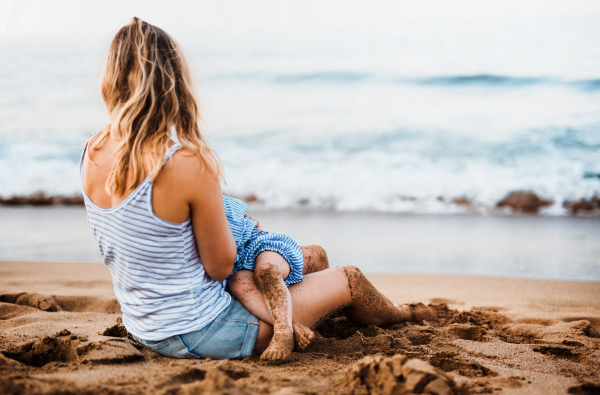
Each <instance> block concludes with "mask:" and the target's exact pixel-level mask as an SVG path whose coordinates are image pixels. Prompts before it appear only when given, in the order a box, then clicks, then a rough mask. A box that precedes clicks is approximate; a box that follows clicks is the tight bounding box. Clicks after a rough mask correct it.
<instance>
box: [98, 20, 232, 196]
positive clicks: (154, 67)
mask: <svg viewBox="0 0 600 395" xmlns="http://www.w3.org/2000/svg"><path fill="white" fill-rule="evenodd" d="M101 93H102V98H103V99H104V103H105V105H106V109H107V110H108V112H109V114H110V116H111V122H110V124H109V125H107V126H106V128H104V129H103V130H102V131H101V132H100V133H98V134H97V135H95V136H93V137H92V138H91V139H90V141H89V149H88V157H89V158H90V160H91V157H90V156H89V152H90V150H94V149H95V148H97V146H98V145H99V144H100V143H101V142H102V141H103V140H104V139H105V138H106V137H107V136H108V135H109V134H110V133H111V131H112V132H113V133H114V134H116V136H117V139H118V140H119V146H118V149H117V152H116V155H117V161H116V163H115V165H114V167H113V169H112V171H111V172H110V175H109V177H108V179H107V181H106V185H105V188H106V191H107V192H108V193H109V194H111V195H117V196H118V195H121V194H123V193H124V192H125V190H126V189H133V188H135V187H136V186H137V185H139V184H140V183H141V182H142V181H143V179H144V177H145V168H144V163H143V157H142V150H143V149H148V150H149V152H150V157H149V163H150V174H151V178H150V180H151V182H154V180H155V179H156V177H158V174H159V172H160V169H161V167H162V163H163V155H164V153H165V152H166V151H167V149H168V147H169V145H170V142H171V138H170V131H171V128H172V127H174V128H175V130H176V131H177V137H178V138H179V140H180V141H181V142H182V144H184V146H185V147H186V148H188V149H190V150H191V151H192V152H194V153H195V154H196V155H197V156H198V158H199V159H200V161H201V163H202V170H204V165H205V164H206V165H208V166H209V168H210V169H211V170H213V172H215V173H216V175H217V177H218V178H219V179H222V177H223V171H222V169H221V165H220V163H219V161H218V159H217V157H216V155H215V153H214V152H213V151H212V150H211V149H210V146H209V145H208V142H207V141H206V140H205V138H204V136H203V134H202V132H201V130H200V124H203V119H202V114H201V109H200V106H199V104H198V99H197V96H196V90H195V86H194V80H193V77H192V75H191V70H190V66H189V64H188V62H187V60H186V58H185V56H184V54H183V52H182V50H181V48H180V47H179V45H178V44H177V43H176V42H175V40H173V39H172V38H171V36H169V35H168V34H167V33H166V32H165V31H164V30H162V29H160V28H158V27H156V26H152V25H150V24H149V23H146V22H144V21H142V20H140V19H138V18H133V20H132V22H131V23H130V24H129V25H126V26H124V27H122V28H121V29H120V30H119V32H118V33H117V35H116V36H115V38H114V39H113V41H112V43H111V45H110V49H109V53H108V59H107V61H106V66H105V68H104V73H103V75H102V83H101Z"/></svg>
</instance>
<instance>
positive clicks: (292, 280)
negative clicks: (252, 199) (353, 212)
mask: <svg viewBox="0 0 600 395" xmlns="http://www.w3.org/2000/svg"><path fill="white" fill-rule="evenodd" d="M223 206H224V207H225V216H226V217H227V221H228V222H229V227H230V228H231V232H232V233H233V238H234V239H235V244H236V246H237V257H236V260H235V265H234V267H233V272H232V274H233V273H235V272H237V271H238V270H242V269H246V270H252V271H254V265H255V261H256V257H257V256H258V254H260V253H261V252H263V251H274V252H277V253H279V254H281V255H282V256H283V257H284V258H285V260H286V261H287V262H288V263H289V264H290V274H289V275H288V276H287V277H286V278H285V279H284V282H285V285H287V286H288V287H289V286H290V285H292V284H296V283H298V282H300V281H302V268H303V266H304V258H303V256H302V250H301V249H300V246H298V243H296V241H294V239H292V238H291V237H289V236H288V235H285V234H283V233H268V232H265V231H262V232H260V233H258V228H256V221H254V220H253V219H252V217H244V214H245V213H246V209H247V208H248V206H247V205H246V203H244V202H242V201H241V200H238V199H234V198H232V197H229V196H223Z"/></svg>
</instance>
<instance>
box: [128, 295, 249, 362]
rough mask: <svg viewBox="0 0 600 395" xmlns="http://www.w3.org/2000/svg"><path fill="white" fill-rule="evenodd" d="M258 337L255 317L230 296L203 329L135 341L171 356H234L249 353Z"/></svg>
mask: <svg viewBox="0 0 600 395" xmlns="http://www.w3.org/2000/svg"><path fill="white" fill-rule="evenodd" d="M257 336H258V318H256V317H255V316H254V315H253V314H252V313H250V312H249V311H248V310H247V309H246V308H245V307H244V306H243V305H242V303H241V302H240V301H239V300H237V299H235V298H231V303H230V304H229V307H227V308H226V309H225V310H223V311H222V312H221V314H219V315H218V316H217V318H215V320H214V321H213V322H211V323H210V324H208V325H207V326H205V327H204V328H202V329H200V330H198V331H195V332H190V333H186V334H184V335H177V336H172V337H169V338H167V339H164V340H160V341H148V340H142V339H139V338H137V337H135V336H134V338H135V340H137V341H138V342H139V343H141V344H143V345H144V346H146V347H148V348H150V349H151V350H153V351H156V352H157V353H159V354H161V355H164V356H166V357H171V358H211V359H236V358H246V357H249V356H250V355H252V350H253V349H254V343H256V337H257Z"/></svg>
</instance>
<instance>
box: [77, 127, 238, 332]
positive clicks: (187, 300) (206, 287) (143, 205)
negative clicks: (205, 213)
mask: <svg viewBox="0 0 600 395" xmlns="http://www.w3.org/2000/svg"><path fill="white" fill-rule="evenodd" d="M180 147H181V143H180V142H178V141H176V139H174V144H173V145H172V146H171V148H170V149H169V150H168V152H166V153H165V158H164V162H163V164H164V163H165V162H166V161H167V160H168V158H169V157H170V156H171V155H173V154H174V153H175V152H176V151H177V150H178V149H179V148H180ZM86 149H87V147H86V148H85V149H84V151H83V155H82V157H81V164H80V172H81V181H82V185H83V171H82V170H83V159H84V157H85V151H86ZM82 190H83V198H84V201H85V206H86V209H87V218H88V225H89V226H90V228H92V230H93V231H94V237H95V238H96V240H97V241H98V244H99V247H100V254H101V255H102V258H103V260H104V264H105V265H106V266H108V268H109V270H110V274H111V276H112V279H113V285H114V291H115V296H116V297H117V300H118V301H119V303H120V304H121V311H122V313H123V325H125V328H127V330H128V331H129V332H130V333H131V334H132V335H134V336H136V337H138V338H140V339H143V340H149V341H158V340H163V339H166V338H168V337H171V336H175V335H182V334H185V333H190V332H193V331H197V330H200V329H202V328H203V327H204V326H206V325H208V324H209V323H211V322H212V321H213V320H214V319H215V318H216V317H217V315H218V314H219V313H221V312H222V311H223V310H224V309H226V308H227V307H228V306H229V304H230V302H231V296H230V295H229V293H228V292H226V291H225V281H223V282H218V281H215V280H213V279H212V278H211V277H210V276H209V275H208V274H207V273H206V272H205V270H204V267H203V266H202V263H201V262H200V257H199V255H198V248H197V246H196V239H195V236H194V231H193V229H192V221H191V218H189V219H188V220H187V221H185V222H183V223H172V222H168V221H165V220H163V219H162V218H160V217H158V216H157V215H156V214H155V213H154V211H153V209H152V183H151V182H150V176H148V177H146V179H145V180H144V181H143V182H142V183H141V184H140V185H138V187H137V188H136V189H135V190H134V191H133V192H131V194H130V195H129V196H127V198H126V199H125V200H123V201H122V202H121V203H119V204H118V205H116V206H114V207H112V208H107V209H103V208H100V207H98V206H96V205H95V204H94V203H93V202H92V201H91V200H90V198H89V197H88V196H87V194H86V193H85V190H84V188H82Z"/></svg>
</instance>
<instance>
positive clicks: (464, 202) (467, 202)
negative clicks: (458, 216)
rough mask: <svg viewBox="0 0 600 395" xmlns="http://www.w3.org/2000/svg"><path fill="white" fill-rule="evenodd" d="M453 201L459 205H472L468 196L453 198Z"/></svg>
mask: <svg viewBox="0 0 600 395" xmlns="http://www.w3.org/2000/svg"><path fill="white" fill-rule="evenodd" d="M452 203H454V204H456V205H458V206H467V207H469V206H470V205H471V201H470V200H469V199H467V198H466V197H460V198H456V199H453V200H452Z"/></svg>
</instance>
